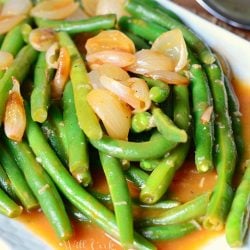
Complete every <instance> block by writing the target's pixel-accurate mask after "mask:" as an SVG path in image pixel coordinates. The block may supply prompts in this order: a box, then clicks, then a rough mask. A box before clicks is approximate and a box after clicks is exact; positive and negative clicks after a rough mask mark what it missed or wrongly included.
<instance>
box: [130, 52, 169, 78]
mask: <svg viewBox="0 0 250 250" xmlns="http://www.w3.org/2000/svg"><path fill="white" fill-rule="evenodd" d="M135 56H136V63H135V64H133V65H130V66H129V67H127V68H126V69H127V70H128V71H131V72H133V73H137V74H145V73H147V72H150V71H153V70H166V71H173V70H174V62H173V60H172V59H171V58H169V57H166V56H165V55H163V54H162V53H160V52H157V51H152V50H149V49H143V50H140V51H138V52H136V53H135Z"/></svg>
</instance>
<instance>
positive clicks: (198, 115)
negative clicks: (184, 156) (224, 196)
mask: <svg viewBox="0 0 250 250" xmlns="http://www.w3.org/2000/svg"><path fill="white" fill-rule="evenodd" d="M189 58H190V60H191V66H190V73H191V79H190V90H191V96H192V104H193V117H194V143H195V164H196V168H197V170H198V171H199V172H207V171H209V170H211V169H212V168H213V134H214V133H213V132H214V131H213V130H214V117H213V112H212V113H211V114H210V117H209V118H208V119H207V120H206V121H204V122H203V121H202V115H203V114H204V112H206V110H207V109H208V108H213V101H212V96H211V92H210V89H209V86H208V80H207V77H206V74H205V72H204V70H203V68H202V66H201V65H200V64H199V62H198V60H197V59H196V58H195V57H194V55H193V54H192V52H191V51H189Z"/></svg>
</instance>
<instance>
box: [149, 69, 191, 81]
mask: <svg viewBox="0 0 250 250" xmlns="http://www.w3.org/2000/svg"><path fill="white" fill-rule="evenodd" d="M146 75H147V76H149V77H152V78H153V79H158V80H161V81H163V82H165V83H167V84H177V85H178V84H179V85H187V84H188V83H189V80H188V78H186V77H185V76H182V75H180V74H178V73H177V72H170V71H164V70H156V71H151V72H148V73H147V74H146Z"/></svg>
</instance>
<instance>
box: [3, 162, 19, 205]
mask: <svg viewBox="0 0 250 250" xmlns="http://www.w3.org/2000/svg"><path fill="white" fill-rule="evenodd" d="M0 188H1V189H3V191H4V192H5V193H7V194H8V196H10V197H11V198H12V199H13V200H15V201H17V200H18V198H17V195H16V193H15V191H14V188H13V186H12V183H11V181H10V179H9V177H8V175H7V174H6V172H5V171H4V169H3V167H2V166H1V165H0Z"/></svg>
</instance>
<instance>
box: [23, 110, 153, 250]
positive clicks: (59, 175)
mask: <svg viewBox="0 0 250 250" xmlns="http://www.w3.org/2000/svg"><path fill="white" fill-rule="evenodd" d="M26 113H27V129H26V135H27V138H28V141H29V144H30V146H31V148H32V149H33V151H34V152H35V154H36V156H37V157H39V159H41V163H42V165H43V167H44V168H45V170H46V171H47V173H48V174H49V175H50V176H51V178H52V179H53V181H54V182H55V184H56V185H57V187H58V188H59V189H60V191H61V192H62V193H63V194H64V196H65V197H66V198H67V199H68V200H69V201H70V202H71V203H72V204H73V205H74V206H75V207H76V208H78V209H79V210H80V211H81V212H82V213H83V214H84V215H86V216H87V217H88V218H89V219H90V220H91V221H93V223H95V224H97V225H99V226H100V227H101V228H102V229H103V230H105V231H106V233H108V234H110V235H111V236H113V237H115V238H116V239H119V233H118V227H117V224H116V220H115V216H114V214H113V213H112V212H111V211H109V210H108V209H107V208H106V207H104V206H103V205H102V204H101V203H100V202H98V201H97V200H96V199H95V198H94V197H93V196H91V195H90V194H89V193H88V192H87V191H86V190H85V189H83V188H82V187H81V186H80V185H79V184H78V183H77V181H76V180H75V179H74V178H73V177H72V176H71V175H70V174H69V173H68V171H67V170H66V169H65V168H64V166H63V165H62V163H61V162H60V160H59V159H58V158H57V156H56V155H55V153H54V152H53V150H52V149H51V148H50V146H49V145H48V143H47V141H46V139H45V137H44V135H43V133H42V131H41V130H40V128H39V127H38V125H37V124H36V123H34V122H33V121H32V119H31V117H30V113H29V110H28V109H27V112H26ZM134 239H135V240H134V244H133V247H134V248H136V249H145V250H146V249H155V247H154V246H153V245H152V244H151V243H150V242H148V241H147V240H145V239H144V238H143V237H142V236H140V235H139V234H137V233H134Z"/></svg>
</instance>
